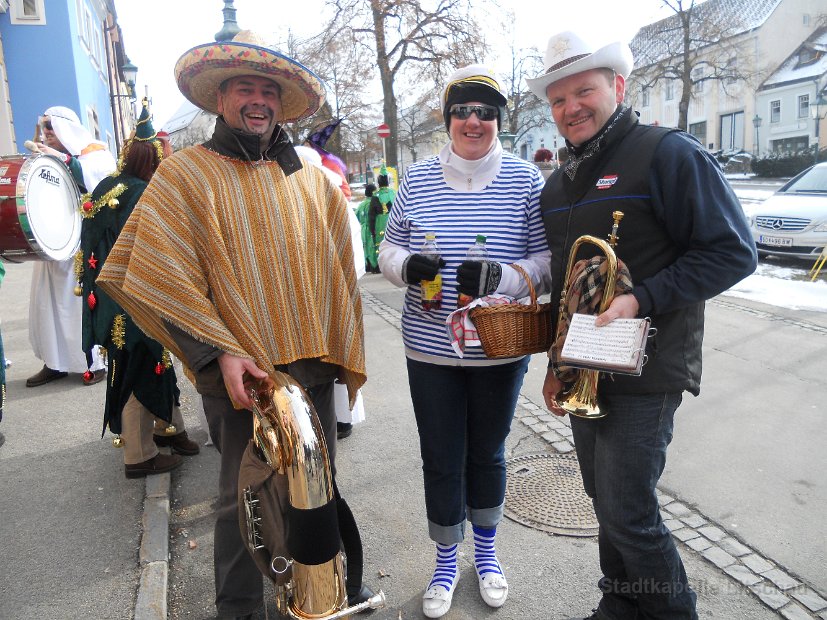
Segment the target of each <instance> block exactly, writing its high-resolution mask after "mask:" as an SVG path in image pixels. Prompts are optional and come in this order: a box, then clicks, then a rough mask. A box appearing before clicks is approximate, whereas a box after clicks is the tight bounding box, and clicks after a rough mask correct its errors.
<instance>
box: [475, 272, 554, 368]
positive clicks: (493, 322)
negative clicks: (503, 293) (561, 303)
mask: <svg viewBox="0 0 827 620" xmlns="http://www.w3.org/2000/svg"><path fill="white" fill-rule="evenodd" d="M510 267H512V268H513V269H516V270H517V271H518V272H519V273H520V275H521V276H523V279H524V280H525V281H526V282H527V283H528V292H529V294H530V295H531V304H530V305H524V304H503V305H500V306H491V307H490V308H474V309H473V310H471V314H470V316H471V321H472V322H473V323H474V326H475V327H476V328H477V333H478V334H479V337H480V342H481V343H482V348H483V350H484V351H485V354H486V355H487V356H488V357H489V358H491V359H498V358H503V357H520V356H522V355H530V354H531V353H542V352H545V351H548V350H549V349H550V348H551V343H552V340H553V335H552V333H551V313H552V305H553V304H551V303H545V304H538V303H537V294H536V293H535V292H534V285H533V284H532V283H531V278H529V277H528V274H527V273H526V272H525V270H524V269H523V268H522V267H520V266H519V265H510Z"/></svg>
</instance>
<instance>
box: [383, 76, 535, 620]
mask: <svg viewBox="0 0 827 620" xmlns="http://www.w3.org/2000/svg"><path fill="white" fill-rule="evenodd" d="M442 104H443V116H444V118H445V125H446V127H447V129H448V133H449V136H450V138H451V141H450V142H449V144H447V145H446V146H445V147H444V148H443V149H442V151H441V152H440V154H439V155H438V156H436V157H432V158H430V159H427V160H425V161H422V162H419V163H416V164H414V165H412V166H410V167H409V168H408V170H407V172H406V174H405V178H404V179H403V181H402V185H401V187H400V189H399V193H398V194H397V198H396V200H394V205H393V209H392V210H391V215H390V219H389V221H388V225H387V228H386V230H385V239H384V241H383V242H382V244H381V246H380V250H379V267H380V269H381V270H382V273H383V274H384V276H385V277H386V278H387V279H388V280H390V281H391V282H393V283H394V284H396V285H397V286H406V287H407V294H406V296H405V305H404V313H403V319H402V334H403V339H404V343H405V353H406V356H407V363H408V380H409V384H410V389H411V400H412V401H413V407H414V413H415V415H416V421H417V427H418V429H419V442H420V452H421V455H422V461H423V474H424V480H425V503H426V510H427V517H428V531H429V535H430V537H431V539H432V540H433V541H434V542H435V543H436V556H437V559H436V570H435V571H434V574H433V578H432V579H431V581H430V583H429V585H428V587H427V588H426V590H425V594H424V596H423V601H422V611H423V613H424V614H425V616H427V617H428V618H439V617H441V616H443V615H444V614H445V613H446V612H447V611H448V609H450V607H451V599H452V597H453V593H454V589H455V587H456V584H457V580H458V578H459V572H458V570H457V560H456V558H457V545H458V544H459V543H460V542H462V540H463V537H464V533H465V520H466V519H467V520H469V521H470V522H471V524H472V527H473V531H474V559H475V565H476V569H477V575H478V579H479V588H480V594H481V596H482V598H483V600H484V601H485V602H486V603H487V604H488V605H490V606H491V607H500V606H501V605H502V604H503V603H504V602H505V599H506V596H507V594H508V584H507V582H506V579H505V576H504V575H503V571H502V567H501V565H500V564H499V562H498V560H497V556H496V552H495V548H494V539H495V534H496V528H497V524H498V523H499V522H500V520H501V519H502V515H503V503H504V498H505V439H506V437H507V436H508V432H509V430H510V428H511V420H512V417H513V415H514V407H515V406H516V401H517V396H518V394H519V391H520V387H521V386H522V382H523V377H524V375H525V372H526V369H527V367H528V357H527V356H526V357H522V358H512V359H504V360H503V359H498V360H490V359H488V358H487V357H486V356H485V353H484V352H483V351H482V349H480V348H468V349H466V350H465V352H464V355H463V356H462V357H461V358H460V357H459V356H458V355H457V354H456V353H455V352H454V349H453V348H452V346H451V342H450V340H449V338H448V335H447V331H446V325H445V322H446V319H447V317H448V315H449V314H450V312H451V311H452V310H454V309H455V308H456V301H457V294H458V292H462V293H464V294H466V295H469V296H471V297H483V296H485V295H490V294H493V293H498V294H503V295H509V296H512V297H517V298H519V297H525V296H527V295H528V285H527V284H526V282H525V281H524V280H523V279H522V277H521V276H520V275H519V274H518V273H517V271H515V270H514V269H511V268H510V267H508V265H509V264H513V263H517V264H519V265H520V266H521V267H523V269H525V271H526V272H527V273H528V274H529V277H530V278H531V280H532V283H533V285H534V288H535V290H536V291H537V293H538V294H542V293H544V292H547V291H548V290H549V289H550V284H551V275H550V271H549V258H550V254H549V251H548V246H547V245H546V241H545V233H544V230H543V223H542V220H541V218H540V211H539V197H540V191H541V189H542V187H543V179H542V177H541V176H540V173H539V171H538V169H537V168H536V166H534V165H532V164H531V163H529V162H526V161H523V160H521V159H518V158H517V157H515V156H513V155H512V154H510V153H506V152H503V150H502V146H501V145H500V142H499V140H498V139H497V132H498V129H499V126H500V124H501V123H502V119H503V114H504V111H505V110H504V106H505V104H506V98H505V96H504V95H503V93H502V90H501V88H500V86H499V83H498V82H497V79H496V78H495V77H494V75H493V73H492V72H491V71H490V70H488V69H487V68H486V67H483V66H481V65H470V66H468V67H464V68H462V69H459V70H457V71H456V72H454V74H452V75H451V76H450V77H449V80H448V84H447V86H446V87H445V88H444V90H443V93H442ZM426 233H435V234H436V237H437V241H438V243H439V248H440V255H441V260H439V262H438V263H437V262H435V261H434V260H433V259H432V258H430V257H427V256H423V255H422V254H420V253H419V252H420V249H421V248H422V244H423V243H424V241H425V234H426ZM478 234H480V235H485V236H486V238H487V243H486V247H487V249H488V252H489V257H488V260H485V261H469V260H465V254H466V251H467V250H468V248H469V246H471V245H473V243H474V240H475V239H476V236H477V235H478ZM437 273H440V274H441V277H442V285H443V295H442V306H441V308H440V309H430V310H426V309H425V308H424V307H423V304H422V298H421V287H420V283H421V281H423V280H433V278H434V277H435V276H436V274H437Z"/></svg>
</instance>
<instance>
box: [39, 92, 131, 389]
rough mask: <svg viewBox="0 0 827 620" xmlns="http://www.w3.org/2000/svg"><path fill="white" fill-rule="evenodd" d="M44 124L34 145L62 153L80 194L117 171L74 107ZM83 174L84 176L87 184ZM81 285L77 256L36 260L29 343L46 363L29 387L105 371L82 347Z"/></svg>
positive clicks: (97, 376)
mask: <svg viewBox="0 0 827 620" xmlns="http://www.w3.org/2000/svg"><path fill="white" fill-rule="evenodd" d="M39 124H40V132H41V136H42V142H35V144H34V146H35V149H36V150H37V151H39V152H42V153H48V154H50V155H54V156H55V157H58V158H61V159H62V160H63V161H64V163H66V165H67V166H68V167H69V169H70V170H72V169H74V170H73V176H74V177H75V180H76V182H78V188H79V189H80V192H81V194H85V193H87V192H91V191H92V190H93V189H95V187H96V186H97V184H98V183H100V181H101V180H103V178H104V177H106V176H107V175H109V174H111V173H112V172H114V171H115V170H116V168H117V163H116V162H115V158H114V157H113V156H112V154H111V153H110V152H109V150H108V149H107V147H106V144H104V143H103V142H101V141H100V140H96V139H95V138H94V136H93V135H92V134H91V133H90V132H89V130H88V129H86V128H85V127H84V126H83V125H82V124H81V122H80V119H78V116H77V114H75V112H74V111H72V110H70V109H69V108H66V107H63V106H53V107H51V108H49V109H47V110H46V111H45V112H44V113H43V115H42V116H41V117H40V120H39ZM78 166H79V168H80V172H81V174H80V175H78V174H77V169H78ZM78 176H81V177H82V180H83V182H82V184H81V183H80V179H79V178H77V177H78ZM76 286H77V276H76V275H75V270H74V259H73V258H72V259H68V260H65V261H53V260H43V261H37V262H35V264H34V268H33V270H32V287H31V295H30V298H29V342H30V344H31V346H32V352H33V353H34V355H35V357H37V358H38V359H40V360H42V361H43V368H42V369H41V370H40V371H39V372H38V373H37V374H35V375H33V376H31V377H29V378H28V379H27V380H26V386H27V387H37V386H40V385H45V384H46V383H49V382H50V381H54V380H55V379H61V378H63V377H65V376H67V374H68V373H70V372H71V373H82V375H83V383H84V384H85V385H93V384H95V383H98V382H99V381H101V380H102V379H104V378H105V376H106V371H105V368H104V361H103V359H102V357H101V356H100V354H99V352H98V351H97V348H96V349H95V351H94V352H93V355H92V360H91V365H90V364H89V363H88V360H87V359H86V355H85V354H84V352H83V348H82V346H81V323H82V318H81V311H82V303H83V300H82V299H81V298H80V297H78V296H77V295H76V294H75V287H76Z"/></svg>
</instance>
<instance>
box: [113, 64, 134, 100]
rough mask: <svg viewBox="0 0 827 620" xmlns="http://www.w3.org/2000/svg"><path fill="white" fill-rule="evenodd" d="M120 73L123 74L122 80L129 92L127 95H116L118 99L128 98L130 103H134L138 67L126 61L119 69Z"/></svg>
mask: <svg viewBox="0 0 827 620" xmlns="http://www.w3.org/2000/svg"><path fill="white" fill-rule="evenodd" d="M121 71H122V72H123V79H124V81H125V82H126V86H127V88H128V90H129V94H128V95H117V96H118V97H126V96H128V97H129V98H130V99H132V101H135V79H136V78H137V77H138V67H136V66H135V65H133V64H132V63H131V62H129V59H128V58H127V59H126V62H125V63H124V64H123V66H122V67H121Z"/></svg>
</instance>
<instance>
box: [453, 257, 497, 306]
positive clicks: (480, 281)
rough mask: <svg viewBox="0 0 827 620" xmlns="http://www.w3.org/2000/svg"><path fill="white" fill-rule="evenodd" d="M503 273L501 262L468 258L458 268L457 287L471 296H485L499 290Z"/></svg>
mask: <svg viewBox="0 0 827 620" xmlns="http://www.w3.org/2000/svg"><path fill="white" fill-rule="evenodd" d="M502 275H503V267H502V265H500V264H499V263H495V262H493V261H489V260H484V261H479V260H466V261H462V264H460V266H459V267H458V268H457V288H458V289H459V292H460V293H463V294H465V295H470V296H471V297H484V296H486V295H490V294H491V293H493V292H494V291H496V290H497V287H498V286H499V285H500V279H501V278H502Z"/></svg>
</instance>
